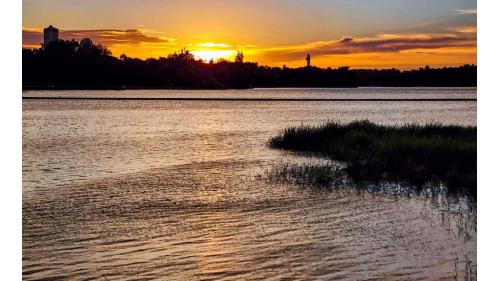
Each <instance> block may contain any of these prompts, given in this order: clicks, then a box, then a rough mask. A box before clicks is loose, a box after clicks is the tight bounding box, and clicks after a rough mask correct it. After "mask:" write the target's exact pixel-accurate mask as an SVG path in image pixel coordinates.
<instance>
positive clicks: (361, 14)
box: [23, 0, 477, 69]
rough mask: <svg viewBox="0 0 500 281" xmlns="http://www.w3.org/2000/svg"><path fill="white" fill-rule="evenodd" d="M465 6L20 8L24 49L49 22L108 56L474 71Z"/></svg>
mask: <svg viewBox="0 0 500 281" xmlns="http://www.w3.org/2000/svg"><path fill="white" fill-rule="evenodd" d="M476 16H477V13H476V1H471V0H440V1H437V0H415V1H406V0H366V1H363V0H359V1H353V0H329V1H328V0H308V1H305V0H288V1H286V0H262V1H257V0H255V1H252V0H247V1H234V0H232V1H230V0H217V1H215V0H212V1H208V0H204V1H203V0H182V1H181V0H170V1H160V0H142V1H132V0H120V1H116V0H107V1H96V0H52V1H46V0H23V47H28V48H33V47H39V46H40V43H41V42H42V37H43V36H42V30H43V28H44V27H46V26H48V25H49V24H52V25H54V26H56V27H57V28H59V29H60V31H61V32H60V37H61V38H63V39H72V38H75V39H78V40H80V39H82V38H84V37H90V38H91V39H92V40H93V41H94V42H97V43H101V44H103V45H105V46H107V47H108V48H109V49H110V50H111V51H112V53H113V55H115V56H119V55H121V54H123V53H125V54H127V55H128V56H130V57H139V58H148V57H160V56H167V55H168V54H169V53H172V52H174V51H177V50H180V49H182V48H186V49H188V50H191V51H192V52H193V53H194V54H195V55H196V56H197V57H199V58H202V59H209V58H215V59H217V58H220V57H224V58H228V59H233V58H234V55H235V53H236V51H237V50H241V51H243V52H244V54H245V60H246V61H255V62H258V63H259V64H267V65H273V66H281V65H284V64H286V65H287V66H291V67H297V66H303V65H304V64H305V57H306V55H307V53H310V54H311V56H312V64H313V65H315V66H321V67H327V66H331V67H337V66H344V65H347V66H351V67H352V68H392V67H396V68H401V69H408V68H415V67H421V66H424V65H430V66H434V67H438V66H456V65H461V64H465V63H473V64H476V54H477V48H476V37H477V30H476Z"/></svg>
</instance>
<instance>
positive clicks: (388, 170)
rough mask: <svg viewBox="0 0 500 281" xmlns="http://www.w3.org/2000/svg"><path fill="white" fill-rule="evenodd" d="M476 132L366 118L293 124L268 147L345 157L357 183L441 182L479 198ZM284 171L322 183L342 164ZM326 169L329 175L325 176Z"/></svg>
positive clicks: (455, 191)
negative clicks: (382, 123) (400, 124)
mask: <svg viewBox="0 0 500 281" xmlns="http://www.w3.org/2000/svg"><path fill="white" fill-rule="evenodd" d="M476 135H477V129H476V127H462V126H455V125H441V124H437V123H431V124H425V125H419V124H405V125H402V126H385V125H377V124H374V123H372V122H369V121H367V120H364V121H355V122H351V123H348V124H340V123H335V122H329V123H326V124H324V125H322V126H299V127H289V128H286V129H285V130H284V131H283V132H281V133H280V134H279V135H277V136H275V137H272V138H271V139H270V140H269V141H268V146H269V147H271V148H279V149H287V150H294V151H301V152H310V153H314V154H318V155H321V156H325V157H327V158H330V159H335V160H339V161H343V162H345V163H346V167H345V169H344V170H345V172H346V173H347V174H348V175H349V177H350V178H352V180H353V181H354V182H357V183H359V182H365V183H376V184H378V183H380V182H386V181H393V182H407V183H409V184H411V185H412V186H415V187H416V188H417V189H419V188H423V187H424V186H425V185H426V184H427V183H443V184H444V185H445V186H446V190H447V192H449V193H451V194H460V195H467V196H471V197H473V198H475V197H476V186H477V183H476V171H477V168H476V163H477V160H476V158H477V156H476V154H477V153H476V150H477V148H476V147H477V141H476V140H477V137H476ZM284 169H285V170H283V171H282V172H283V174H287V173H288V174H290V176H292V177H293V178H297V179H296V180H295V181H297V182H323V181H326V180H328V179H330V177H334V176H335V175H338V168H336V169H332V167H323V168H322V167H318V166H315V167H312V166H303V167H296V166H293V165H292V166H289V167H285V168H284ZM328 171H330V172H332V173H331V176H328V175H326V173H328ZM299 175H300V176H303V179H299Z"/></svg>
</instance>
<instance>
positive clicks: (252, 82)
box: [22, 40, 477, 89]
mask: <svg viewBox="0 0 500 281" xmlns="http://www.w3.org/2000/svg"><path fill="white" fill-rule="evenodd" d="M22 52H23V68H22V71H23V88H25V89H35V88H39V89H133V88H185V89H228V88H236V89H246V88H252V87H359V86H476V85H477V75H476V71H477V67H476V66H475V65H463V66H460V67H444V68H430V67H425V68H420V69H418V70H410V71H400V70H398V69H386V70H377V69H361V70H352V69H349V67H339V68H330V67H328V68H319V67H314V66H311V67H299V68H289V67H286V66H283V67H270V66H261V65H258V64H257V63H254V62H244V55H243V53H242V52H238V53H237V55H236V57H235V60H234V62H231V61H228V60H224V59H221V60H218V61H216V62H214V61H210V62H208V63H206V62H204V61H202V60H200V59H196V58H195V57H194V56H193V54H191V53H190V52H189V51H188V50H185V49H183V50H181V51H178V52H175V53H173V54H170V55H168V56H167V57H160V58H157V59H156V58H149V59H146V60H141V59H137V58H130V57H128V56H126V55H121V56H120V57H119V58H117V57H114V56H112V54H111V52H110V51H109V50H108V49H107V48H106V47H104V46H102V45H94V44H82V45H80V44H79V43H78V42H77V41H75V40H58V41H53V42H50V43H49V44H47V45H45V46H44V45H42V47H40V48H39V49H23V51H22Z"/></svg>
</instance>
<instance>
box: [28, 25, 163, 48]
mask: <svg viewBox="0 0 500 281" xmlns="http://www.w3.org/2000/svg"><path fill="white" fill-rule="evenodd" d="M59 37H60V38H61V39H66V40H70V39H76V40H81V39H83V38H86V37H88V38H90V39H92V41H94V42H96V43H100V44H102V45H104V46H107V47H113V46H115V45H139V44H141V43H168V42H169V40H168V39H167V38H164V37H159V36H152V35H148V34H145V33H144V32H143V31H141V30H139V29H127V30H118V29H96V30H61V31H60V33H59ZM42 41H43V30H42V29H23V45H24V46H35V45H39V44H40V43H41V42H42Z"/></svg>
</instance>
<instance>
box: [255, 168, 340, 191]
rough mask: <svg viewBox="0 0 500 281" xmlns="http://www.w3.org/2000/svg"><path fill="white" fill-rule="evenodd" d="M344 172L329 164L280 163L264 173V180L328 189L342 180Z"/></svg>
mask: <svg viewBox="0 0 500 281" xmlns="http://www.w3.org/2000/svg"><path fill="white" fill-rule="evenodd" d="M344 174H345V173H344V172H343V171H342V169H340V168H339V167H338V166H335V165H333V164H330V163H306V164H291V163H282V164H280V165H275V166H273V167H272V168H271V169H269V170H267V171H266V174H265V175H264V177H265V179H267V180H270V181H274V182H281V183H295V184H300V185H314V186H320V187H330V186H331V185H333V184H336V183H340V182H341V181H343V180H344V178H345V176H344Z"/></svg>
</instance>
